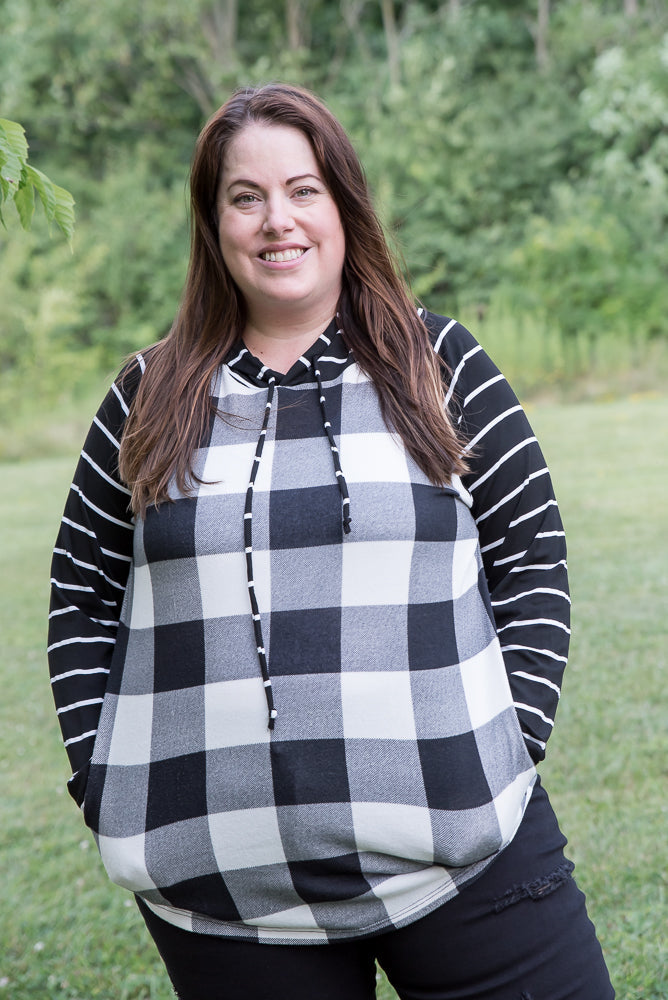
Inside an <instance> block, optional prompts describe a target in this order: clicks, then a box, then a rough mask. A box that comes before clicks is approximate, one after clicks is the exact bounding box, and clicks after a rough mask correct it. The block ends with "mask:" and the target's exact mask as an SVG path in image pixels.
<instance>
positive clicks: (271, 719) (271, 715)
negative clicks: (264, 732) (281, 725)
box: [267, 708, 278, 729]
mask: <svg viewBox="0 0 668 1000" xmlns="http://www.w3.org/2000/svg"><path fill="white" fill-rule="evenodd" d="M277 716H278V712H277V711H276V709H275V708H272V710H271V712H270V713H269V723H268V725H267V729H273V728H274V723H275V722H276V717H277Z"/></svg>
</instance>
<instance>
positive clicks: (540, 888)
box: [494, 861, 575, 913]
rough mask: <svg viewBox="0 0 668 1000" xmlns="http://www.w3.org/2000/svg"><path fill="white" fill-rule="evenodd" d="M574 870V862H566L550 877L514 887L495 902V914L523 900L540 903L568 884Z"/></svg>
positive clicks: (542, 877) (546, 876)
mask: <svg viewBox="0 0 668 1000" xmlns="http://www.w3.org/2000/svg"><path fill="white" fill-rule="evenodd" d="M574 868H575V865H574V864H573V862H572V861H564V863H563V864H562V865H559V867H558V868H555V869H554V871H553V872H550V874H549V875H542V876H541V877H540V878H535V879H534V880H533V881H532V882H522V883H521V885H514V886H513V887H512V889H508V891H507V892H504V894H503V896H499V897H498V899H495V900H494V912H495V913H501V911H502V910H505V909H506V908H507V907H508V906H512V905H513V903H519V902H520V900H521V899H533V900H534V901H538V900H541V899H543V898H544V897H545V896H549V895H550V893H551V892H554V891H555V889H558V888H559V886H560V885H563V884H564V882H568V880H569V879H570V877H571V875H572V873H573V869H574Z"/></svg>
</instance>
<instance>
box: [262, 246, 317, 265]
mask: <svg viewBox="0 0 668 1000" xmlns="http://www.w3.org/2000/svg"><path fill="white" fill-rule="evenodd" d="M304 253H306V251H305V250H302V249H299V248H297V247H295V248H294V249H293V250H279V251H278V253H261V254H260V257H261V258H262V260H271V261H276V262H277V263H279V264H280V263H281V262H282V261H284V260H296V259H297V257H301V256H302V255H303V254H304Z"/></svg>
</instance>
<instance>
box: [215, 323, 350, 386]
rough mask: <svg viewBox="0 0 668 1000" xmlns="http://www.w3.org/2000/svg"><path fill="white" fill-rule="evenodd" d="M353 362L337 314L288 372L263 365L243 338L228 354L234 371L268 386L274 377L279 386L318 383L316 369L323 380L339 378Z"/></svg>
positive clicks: (252, 382)
mask: <svg viewBox="0 0 668 1000" xmlns="http://www.w3.org/2000/svg"><path fill="white" fill-rule="evenodd" d="M353 363H354V358H353V355H352V352H351V351H350V350H349V349H348V347H347V345H346V342H345V340H344V337H343V331H342V329H341V328H340V326H339V323H338V320H337V318H336V317H335V318H334V319H333V320H332V321H331V323H330V324H329V326H328V327H327V329H326V330H324V331H323V332H322V333H321V334H320V336H319V337H318V338H317V339H316V340H315V341H314V343H313V344H311V346H310V347H309V348H308V350H307V351H304V353H303V354H302V355H301V357H299V358H298V359H297V361H295V363H294V364H293V365H292V367H291V368H290V370H289V371H287V372H285V373H283V372H277V371H274V370H273V369H272V368H269V367H268V366H267V365H264V364H262V362H261V361H260V360H259V359H258V358H256V357H255V355H254V354H251V352H250V351H249V350H248V348H247V347H246V345H245V344H244V342H243V340H242V339H241V338H239V340H237V341H236V343H235V344H233V346H232V347H231V348H230V351H229V352H228V354H227V356H226V357H225V364H226V365H227V366H228V367H229V368H230V369H231V371H233V372H235V373H236V374H238V375H241V376H242V377H243V379H244V380H245V381H246V382H249V383H250V384H251V385H256V386H266V385H267V384H268V383H269V380H270V379H272V378H273V379H274V382H275V384H276V385H285V386H287V385H303V384H306V383H308V382H316V381H317V378H316V375H315V371H316V369H317V370H318V371H319V373H320V379H321V381H323V382H328V381H330V380H331V379H334V378H337V377H338V376H339V375H340V374H341V372H342V371H343V370H344V368H347V367H348V365H351V364H353Z"/></svg>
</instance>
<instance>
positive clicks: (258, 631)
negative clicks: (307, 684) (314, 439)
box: [244, 368, 351, 729]
mask: <svg viewBox="0 0 668 1000" xmlns="http://www.w3.org/2000/svg"><path fill="white" fill-rule="evenodd" d="M264 371H266V369H263V371H262V372H261V373H260V377H262V375H263V374H264ZM314 374H315V378H316V381H317V383H318V392H319V393H320V410H321V413H322V419H323V427H324V429H325V433H326V434H327V440H328V441H329V447H330V450H331V453H332V460H333V462H334V472H335V474H336V481H337V483H338V486H339V492H340V493H341V501H342V508H343V531H344V533H345V534H346V535H349V534H350V521H351V517H350V497H349V495H348V484H347V483H346V480H345V476H344V475H343V471H342V469H341V460H340V458H339V449H338V448H337V446H336V442H335V440H334V435H333V434H332V425H331V423H330V421H329V420H328V419H327V410H326V400H325V393H324V390H323V387H322V378H321V375H320V371H319V370H318V369H317V368H316V369H315V370H314ZM267 383H268V392H267V402H266V405H265V408H264V418H263V420H262V429H261V430H260V436H259V438H258V441H257V445H256V447H255V456H254V458H253V467H252V469H251V475H250V481H249V483H248V489H247V490H246V505H245V507H244V552H245V554H246V578H247V581H248V596H249V597H250V605H251V614H252V618H253V630H254V633H255V644H256V647H257V656H258V660H259V661H260V670H261V672H262V682H263V684H264V693H265V697H266V699H267V710H268V712H269V722H268V728H269V729H273V728H274V723H275V721H276V718H277V717H278V712H277V711H276V709H275V707H274V692H273V688H272V685H271V677H270V676H269V665H268V663H267V652H266V650H265V648H264V639H263V637H262V620H261V618H260V609H259V607H258V603H257V596H256V594H255V579H254V573H253V493H254V490H255V480H256V478H257V473H258V469H259V468H260V460H261V458H262V450H263V448H264V442H265V439H266V437H267V427H268V426H269V417H270V415H271V408H272V404H273V401H274V392H275V387H276V379H275V377H274V376H273V375H269V377H268V378H267Z"/></svg>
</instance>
